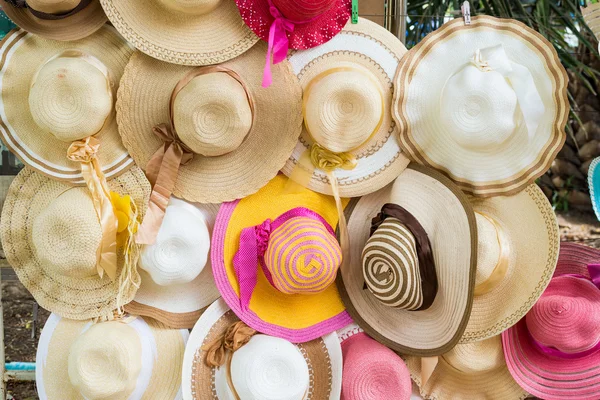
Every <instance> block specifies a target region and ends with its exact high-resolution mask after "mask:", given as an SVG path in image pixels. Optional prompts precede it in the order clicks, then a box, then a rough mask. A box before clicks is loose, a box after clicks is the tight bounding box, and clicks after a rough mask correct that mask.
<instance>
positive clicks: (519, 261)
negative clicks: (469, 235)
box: [461, 184, 560, 343]
mask: <svg viewBox="0 0 600 400" xmlns="http://www.w3.org/2000/svg"><path fill="white" fill-rule="evenodd" d="M471 200H472V201H471V204H472V205H473V209H474V210H475V219H476V221H477V232H478V237H479V244H478V249H477V253H478V254H477V260H478V261H477V276H476V278H475V292H474V293H475V297H474V299H473V310H472V311H471V318H470V319H469V324H468V325H467V329H466V330H465V334H464V336H463V337H462V339H461V342H462V343H467V342H472V341H477V340H482V339H486V338H489V337H492V336H495V335H498V334H500V333H501V332H502V331H504V330H506V329H508V328H509V327H511V326H513V325H514V324H516V323H517V321H519V320H520V319H521V318H522V317H523V316H524V315H525V314H526V313H527V311H529V309H530V308H531V307H532V306H533V304H534V303H535V302H536V301H537V299H538V298H539V297H540V296H541V295H542V293H543V291H544V289H545V288H546V286H547V285H548V283H549V282H550V278H552V273H553V272H554V269H555V268H556V260H557V259H558V250H559V246H560V233H559V231H558V222H557V221H556V216H555V214H554V210H553V208H552V205H551V204H550V202H549V201H548V199H547V198H546V196H545V195H544V193H543V192H542V190H541V189H540V188H539V187H538V186H537V185H535V184H533V185H529V186H528V187H527V188H525V190H523V191H522V192H520V193H519V194H516V195H513V196H497V197H492V198H487V199H482V198H472V199H471Z"/></svg>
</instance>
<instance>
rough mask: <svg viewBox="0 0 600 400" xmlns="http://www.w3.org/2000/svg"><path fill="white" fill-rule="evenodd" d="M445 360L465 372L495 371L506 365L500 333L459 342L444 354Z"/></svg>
mask: <svg viewBox="0 0 600 400" xmlns="http://www.w3.org/2000/svg"><path fill="white" fill-rule="evenodd" d="M443 358H444V360H445V361H446V362H447V363H448V364H450V365H451V366H452V367H454V368H456V369H457V370H459V371H461V372H465V373H474V372H487V371H493V370H494V369H496V368H498V367H502V366H504V365H505V361H504V352H503V350H502V338H501V336H500V335H497V336H494V337H491V338H489V339H485V340H481V341H478V342H473V343H467V344H459V345H457V346H455V347H454V348H453V349H452V350H450V351H449V352H448V353H445V354H444V355H443Z"/></svg>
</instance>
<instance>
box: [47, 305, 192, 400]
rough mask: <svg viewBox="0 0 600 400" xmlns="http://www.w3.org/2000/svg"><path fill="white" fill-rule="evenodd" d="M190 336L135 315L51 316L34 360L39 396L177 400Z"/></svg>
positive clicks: (73, 399) (63, 399) (67, 399)
mask: <svg viewBox="0 0 600 400" xmlns="http://www.w3.org/2000/svg"><path fill="white" fill-rule="evenodd" d="M188 337H189V333H188V331H187V330H185V329H181V330H178V329H169V328H167V327H166V326H164V325H163V324H161V323H160V322H157V321H153V320H152V319H150V318H148V319H142V318H140V317H138V318H135V317H125V318H124V319H122V320H117V321H108V322H100V323H96V324H93V323H91V322H89V321H74V320H70V319H66V318H61V317H59V316H58V315H56V314H50V317H49V318H48V320H47V321H46V324H45V325H44V329H43V330H42V334H41V336H40V341H39V344H38V350H37V356H36V371H35V372H36V386H37V390H38V395H39V396H40V398H42V399H49V400H58V399H60V400H84V399H88V400H101V399H111V400H126V399H132V400H139V399H181V364H182V362H183V355H184V350H185V345H186V343H187V340H188Z"/></svg>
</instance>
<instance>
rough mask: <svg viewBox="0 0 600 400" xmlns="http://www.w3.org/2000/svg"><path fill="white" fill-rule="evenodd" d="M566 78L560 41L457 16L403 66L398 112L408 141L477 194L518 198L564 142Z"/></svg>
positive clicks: (412, 152) (518, 26) (414, 151)
mask: <svg viewBox="0 0 600 400" xmlns="http://www.w3.org/2000/svg"><path fill="white" fill-rule="evenodd" d="M440 65H443V66H444V68H439V66H440ZM567 83H568V77H567V74H566V72H565V69H564V68H563V66H562V64H561V63H560V61H559V59H558V55H557V53H556V50H555V49H554V46H552V44H551V43H550V42H548V41H547V40H546V39H545V38H544V37H543V36H542V35H541V34H539V33H538V32H536V31H534V30H533V29H531V28H529V27H527V26H526V25H525V24H523V23H521V22H517V21H515V20H511V19H498V18H493V17H488V16H478V17H474V18H471V23H470V24H469V25H465V24H464V22H463V20H462V19H460V18H459V19H455V20H453V21H451V22H448V23H446V24H444V25H443V26H442V27H441V28H440V29H437V30H436V31H434V32H433V33H431V34H429V35H428V36H427V37H426V38H425V39H423V40H422V41H421V42H419V44H418V45H417V46H415V47H414V48H413V49H411V51H410V53H409V54H408V55H407V56H406V57H404V58H403V59H402V62H401V63H400V66H399V67H398V73H397V75H396V78H395V81H394V87H395V88H396V91H395V93H394V104H393V107H392V112H393V114H394V119H395V120H396V122H397V123H398V125H399V130H400V143H401V146H402V148H403V149H404V150H405V151H406V152H407V154H408V156H409V157H410V158H411V159H413V160H414V161H417V162H419V163H421V164H425V165H428V166H430V167H433V168H435V169H438V170H440V171H443V172H444V173H446V174H447V175H448V176H449V177H450V178H451V179H452V180H454V181H455V182H456V183H457V184H458V185H459V187H460V188H461V189H462V190H464V191H466V192H468V193H471V194H473V195H476V196H483V197H488V196H494V195H500V194H502V195H508V194H515V193H517V192H519V191H521V190H523V189H524V188H525V187H527V185H529V184H530V183H533V181H534V180H535V179H536V178H538V177H539V176H540V175H542V174H543V173H544V172H546V170H548V168H549V167H550V164H551V163H552V161H553V160H554V157H555V156H556V154H557V153H558V151H559V150H560V149H561V147H562V145H563V144H564V142H565V138H566V134H565V130H564V129H565V124H566V121H567V117H568V114H569V101H568V99H567Z"/></svg>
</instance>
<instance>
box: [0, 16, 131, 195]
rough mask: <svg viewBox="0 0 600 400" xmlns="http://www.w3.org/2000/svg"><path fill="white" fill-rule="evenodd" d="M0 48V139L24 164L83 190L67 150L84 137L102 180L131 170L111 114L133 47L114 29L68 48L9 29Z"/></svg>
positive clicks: (77, 167) (77, 168) (81, 177)
mask: <svg viewBox="0 0 600 400" xmlns="http://www.w3.org/2000/svg"><path fill="white" fill-rule="evenodd" d="M1 46H2V47H1V50H0V52H1V53H2V54H3V57H2V61H1V63H0V80H1V85H2V86H1V88H2V89H1V93H0V118H1V121H0V137H1V138H2V142H3V143H4V144H5V145H6V146H7V147H8V148H9V149H10V150H11V152H13V153H14V154H15V155H16V156H17V157H18V158H19V159H20V160H21V161H22V162H23V164H25V165H27V166H28V167H31V168H33V169H35V170H36V171H38V172H41V173H43V174H44V175H47V176H49V177H51V178H53V179H56V180H61V181H65V182H70V183H75V184H80V185H83V184H85V179H84V175H83V173H82V169H85V166H84V165H82V164H83V162H81V160H79V159H77V157H75V155H74V154H72V149H73V146H75V145H76V144H78V143H82V142H84V141H85V140H86V139H87V140H91V141H96V142H97V144H95V146H94V152H93V153H92V154H91V155H92V156H95V157H96V158H95V159H96V161H97V164H98V166H97V167H96V168H95V169H98V170H99V171H101V172H102V173H103V174H104V175H105V176H106V177H107V178H111V177H114V176H118V175H119V174H121V173H123V172H124V171H126V170H127V168H129V167H131V166H132V165H133V160H132V159H131V158H130V157H129V155H128V153H127V150H126V149H125V147H123V144H122V143H121V138H120V136H119V131H118V129H117V121H116V118H115V111H114V100H115V99H116V94H117V88H118V86H119V80H120V79H121V75H122V74H123V70H124V69H125V65H126V64H127V61H128V60H129V57H130V55H131V53H132V52H133V50H132V48H131V47H130V46H129V45H128V44H127V43H126V42H125V41H124V40H123V38H122V37H121V36H120V35H119V34H118V33H117V31H115V30H114V28H112V27H109V26H105V27H103V28H101V29H100V30H99V31H97V32H96V33H94V34H93V35H91V36H88V37H86V38H85V39H81V40H77V41H74V42H68V43H67V42H59V41H54V40H49V39H44V38H42V37H40V36H37V35H32V34H29V33H27V32H25V31H23V30H13V31H11V32H9V33H8V35H7V36H6V37H5V38H4V40H3V41H2V44H1ZM98 146H99V147H98Z"/></svg>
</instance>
